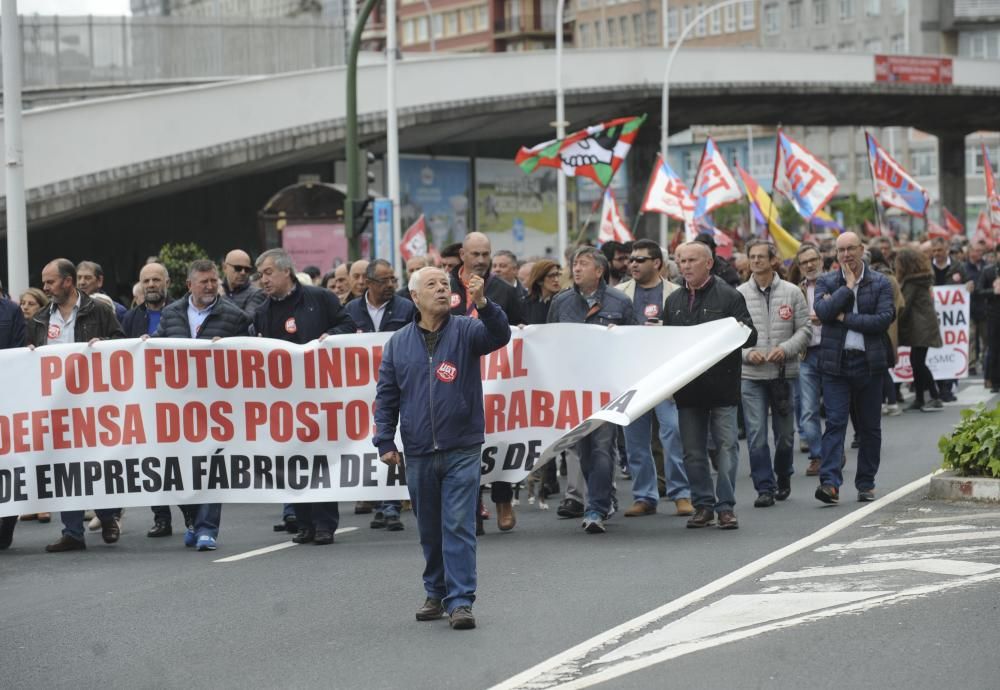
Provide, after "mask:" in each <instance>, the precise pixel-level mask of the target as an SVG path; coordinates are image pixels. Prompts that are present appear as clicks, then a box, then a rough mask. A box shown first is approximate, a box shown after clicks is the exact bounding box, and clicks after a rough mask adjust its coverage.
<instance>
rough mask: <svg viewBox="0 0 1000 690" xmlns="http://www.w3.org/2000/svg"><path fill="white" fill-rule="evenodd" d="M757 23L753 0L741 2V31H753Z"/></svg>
mask: <svg viewBox="0 0 1000 690" xmlns="http://www.w3.org/2000/svg"><path fill="white" fill-rule="evenodd" d="M756 25H757V17H756V15H755V13H754V2H753V0H744V1H743V2H742V3H740V31H753V28H754V27H755V26H756Z"/></svg>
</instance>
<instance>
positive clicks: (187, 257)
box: [159, 242, 208, 299]
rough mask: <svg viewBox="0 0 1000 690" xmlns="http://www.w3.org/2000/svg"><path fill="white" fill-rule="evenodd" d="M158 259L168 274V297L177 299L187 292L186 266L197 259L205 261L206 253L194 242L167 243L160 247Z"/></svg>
mask: <svg viewBox="0 0 1000 690" xmlns="http://www.w3.org/2000/svg"><path fill="white" fill-rule="evenodd" d="M159 257H160V263H161V264H163V265H164V266H165V267H166V269H167V273H169V274H170V296H171V297H172V298H173V299H177V298H179V297H183V296H184V294H185V293H186V292H187V271H188V266H190V265H191V262H192V261H196V260H197V259H207V258H208V252H206V251H205V250H204V249H202V248H201V247H200V246H198V245H197V244H195V243H194V242H188V243H186V244H181V243H167V244H165V245H163V246H162V247H160V252H159Z"/></svg>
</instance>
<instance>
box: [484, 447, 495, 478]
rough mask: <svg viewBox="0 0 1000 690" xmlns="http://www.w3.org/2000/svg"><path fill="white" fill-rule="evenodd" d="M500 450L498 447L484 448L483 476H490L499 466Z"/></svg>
mask: <svg viewBox="0 0 1000 690" xmlns="http://www.w3.org/2000/svg"><path fill="white" fill-rule="evenodd" d="M498 450H500V449H499V448H497V447H496V446H487V447H486V448H483V459H482V463H481V464H482V470H481V472H482V473H483V474H489V473H490V472H492V471H493V468H494V467H496V466H497V459H496V455H497V451H498Z"/></svg>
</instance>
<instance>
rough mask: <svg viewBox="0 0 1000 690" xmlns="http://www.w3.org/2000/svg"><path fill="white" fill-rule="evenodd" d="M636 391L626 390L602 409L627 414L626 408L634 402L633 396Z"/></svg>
mask: <svg viewBox="0 0 1000 690" xmlns="http://www.w3.org/2000/svg"><path fill="white" fill-rule="evenodd" d="M635 393H636V391H635V390H630V391H625V392H624V393H622V394H621V395H619V396H618V397H617V398H615V399H614V400H612V401H611V402H609V403H608V404H607V405H605V406H604V407H602V408H601V409H602V410H610V411H612V412H621V413H622V414H625V409H626V408H627V407H628V404H629V403H630V402H632V398H634V397H635Z"/></svg>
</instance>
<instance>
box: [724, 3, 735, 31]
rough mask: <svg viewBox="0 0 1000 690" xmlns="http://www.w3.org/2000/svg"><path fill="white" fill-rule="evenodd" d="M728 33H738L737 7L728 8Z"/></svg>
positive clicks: (726, 23) (730, 6)
mask: <svg viewBox="0 0 1000 690" xmlns="http://www.w3.org/2000/svg"><path fill="white" fill-rule="evenodd" d="M725 12H726V22H725V25H726V33H727V34H732V33H736V5H729V6H728V7H726V10H725Z"/></svg>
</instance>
